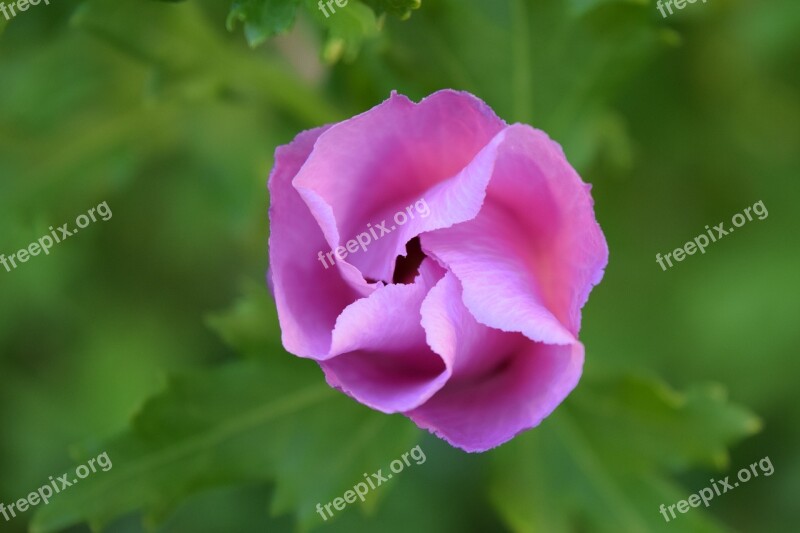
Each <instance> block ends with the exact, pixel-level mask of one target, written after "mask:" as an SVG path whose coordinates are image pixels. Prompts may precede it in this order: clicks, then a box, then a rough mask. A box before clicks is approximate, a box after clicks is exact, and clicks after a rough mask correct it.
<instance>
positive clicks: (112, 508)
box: [32, 353, 419, 533]
mask: <svg viewBox="0 0 800 533" xmlns="http://www.w3.org/2000/svg"><path fill="white" fill-rule="evenodd" d="M418 437H419V431H418V430H417V429H416V428H415V427H414V426H413V425H412V424H411V423H410V422H408V421H407V420H406V419H404V418H402V417H400V416H387V415H384V414H381V413H377V412H374V411H371V410H369V409H367V408H366V407H363V406H362V405H359V404H358V403H356V402H355V401H353V400H351V399H350V398H347V397H346V396H344V395H342V394H340V393H338V392H336V391H334V390H332V389H331V388H329V387H328V386H327V385H326V384H325V382H324V380H323V378H322V375H321V373H320V372H319V370H318V369H317V368H316V365H315V364H313V363H311V362H308V361H301V360H297V359H296V358H294V357H293V356H290V355H288V354H286V353H276V354H274V355H273V356H272V357H270V359H269V360H268V361H267V362H263V361H255V360H250V361H243V362H239V363H235V364H231V365H228V366H225V367H222V368H220V369H218V370H215V371H212V372H201V371H198V372H193V373H190V374H188V375H186V376H183V377H180V378H176V379H173V380H171V383H170V385H169V388H168V389H167V391H166V392H164V393H163V394H162V395H160V396H158V397H156V398H153V399H152V400H150V401H149V402H148V403H147V404H146V405H145V407H144V408H143V410H142V412H141V413H140V414H139V415H138V416H136V418H135V420H134V423H133V427H132V429H131V430H130V431H129V432H128V433H126V434H124V435H122V436H120V437H119V438H117V439H115V440H113V441H112V442H109V443H108V444H107V445H106V446H105V447H103V451H106V452H107V453H108V455H109V457H110V458H111V460H112V462H113V468H112V469H111V470H109V471H108V472H104V473H102V475H99V474H98V475H96V476H94V477H90V478H88V479H86V480H85V481H82V482H81V483H80V484H79V485H76V486H74V487H70V490H69V491H65V492H63V493H61V494H59V497H58V498H57V499H53V500H52V501H51V503H50V504H49V505H48V506H47V507H43V508H40V509H39V512H38V513H37V514H36V516H35V518H34V521H33V526H32V531H33V532H34V533H45V532H50V531H58V530H60V529H62V528H65V527H68V526H70V525H73V524H76V523H79V522H82V521H88V522H90V523H92V524H93V526H95V527H101V526H103V525H105V524H108V523H109V522H110V521H111V520H113V519H114V518H116V517H118V516H120V515H122V514H125V513H128V512H131V511H133V510H136V509H142V510H143V511H144V513H145V517H146V521H147V522H148V524H149V525H155V524H158V523H161V522H162V521H163V520H164V519H165V518H166V517H167V516H169V514H170V513H171V512H172V511H173V510H174V508H175V506H176V505H177V504H178V503H179V502H180V501H181V500H182V499H184V498H185V497H186V496H188V495H190V494H193V493H196V492H199V491H201V490H203V489H207V488H211V487H217V486H224V485H232V484H237V483H245V482H266V481H273V482H275V483H276V490H275V496H274V500H273V502H272V506H271V507H272V511H273V513H275V514H280V513H288V512H291V513H293V514H294V515H295V516H296V517H297V520H298V522H299V523H300V525H301V526H302V527H307V526H309V525H310V524H314V523H317V522H321V521H322V519H321V518H320V517H319V516H318V515H317V514H316V510H315V507H316V504H317V503H320V502H321V503H326V502H329V501H331V500H332V499H333V498H334V497H336V496H340V495H341V494H342V493H343V492H344V491H345V490H347V489H349V488H352V487H353V485H354V484H355V483H357V482H359V481H361V480H362V479H363V473H364V472H374V471H376V470H377V469H379V468H386V464H387V462H388V461H390V460H391V459H393V458H396V457H397V456H399V455H400V454H401V453H402V452H404V451H407V450H408V449H409V448H411V447H412V446H413V444H414V441H415V440H416V439H417V438H418ZM89 456H90V454H86V457H89ZM385 493H386V491H385V490H384V491H380V492H375V493H373V495H374V496H375V497H376V498H377V497H380V496H382V495H385ZM372 499H373V501H374V498H372ZM353 506H355V504H354V505H353Z"/></svg>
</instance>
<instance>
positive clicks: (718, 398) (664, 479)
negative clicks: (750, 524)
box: [490, 378, 760, 533]
mask: <svg viewBox="0 0 800 533" xmlns="http://www.w3.org/2000/svg"><path fill="white" fill-rule="evenodd" d="M759 427H760V422H759V421H758V419H756V418H755V417H754V416H753V415H752V414H751V413H749V412H748V411H746V410H744V409H742V408H740V407H737V406H733V405H731V404H729V403H728V402H727V400H726V398H725V395H724V393H723V391H722V390H721V388H720V387H718V386H704V387H694V388H692V389H690V390H689V391H688V392H687V393H685V394H680V393H677V392H675V391H673V390H671V389H669V388H668V387H666V386H665V385H663V384H662V383H660V382H658V381H655V380H650V379H641V378H622V379H616V380H613V381H608V382H604V383H598V384H589V383H586V382H584V383H582V384H581V385H580V386H579V388H578V389H577V390H576V391H575V392H574V393H573V395H572V396H571V397H570V398H569V399H568V401H567V402H566V403H565V405H564V406H562V407H561V408H559V410H558V411H557V412H556V413H555V414H554V415H553V416H552V417H550V418H549V419H548V420H546V421H545V422H544V423H543V424H542V426H541V427H540V428H538V429H537V430H535V431H531V432H529V433H527V434H526V435H524V436H521V437H519V438H517V439H515V440H514V441H512V442H510V443H509V444H507V445H505V446H503V447H501V448H499V449H498V450H496V451H495V452H492V453H493V477H492V481H491V485H490V494H491V498H492V501H493V502H494V504H495V506H496V507H497V509H498V511H499V512H500V514H501V516H503V518H504V519H505V521H506V523H507V524H508V525H509V526H510V527H511V529H512V530H513V531H517V532H526V533H527V532H539V531H542V532H547V533H552V532H555V533H559V532H570V531H580V530H585V531H599V532H605V531H608V532H619V531H626V532H637V531H660V530H664V531H669V530H670V528H673V530H674V527H675V526H674V525H673V524H668V523H667V522H666V521H665V520H664V519H663V517H662V516H661V514H659V506H660V505H661V504H666V505H670V504H673V503H675V502H677V501H678V500H681V499H685V498H686V497H688V496H689V494H691V493H692V492H696V490H698V489H699V488H700V487H696V488H683V487H681V486H680V485H678V484H677V483H675V482H674V481H673V480H672V479H670V474H672V473H675V472H681V471H685V470H687V469H688V468H690V467H696V466H705V467H715V468H725V467H727V463H728V454H727V450H726V447H727V446H728V445H730V444H731V443H733V442H735V441H737V440H739V439H741V438H742V437H744V436H746V435H750V434H752V433H754V432H756V431H757V430H758V429H759ZM679 519H680V521H681V524H682V526H683V529H681V530H682V531H719V530H720V529H721V526H720V525H719V524H717V523H716V522H715V521H714V520H713V519H711V518H710V517H709V515H707V514H706V513H705V512H704V511H702V510H700V509H692V510H691V512H690V513H688V514H686V515H680V516H679Z"/></svg>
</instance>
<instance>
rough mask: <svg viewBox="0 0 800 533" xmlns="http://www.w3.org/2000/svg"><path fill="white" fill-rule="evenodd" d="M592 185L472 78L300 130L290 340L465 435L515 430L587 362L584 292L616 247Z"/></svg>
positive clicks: (285, 153)
mask: <svg viewBox="0 0 800 533" xmlns="http://www.w3.org/2000/svg"><path fill="white" fill-rule="evenodd" d="M589 189H590V187H589V186H588V185H586V184H585V183H583V181H581V179H580V177H579V176H578V174H577V173H576V172H575V170H574V169H573V168H572V167H571V166H570V165H569V163H568V162H567V160H566V158H565V156H564V153H563V151H562V150H561V147H560V146H559V145H558V144H556V143H555V142H554V141H552V140H551V139H550V138H549V137H548V136H547V135H546V134H545V133H543V132H541V131H539V130H536V129H534V128H531V127H530V126H526V125H524V124H513V125H510V126H509V125H507V124H506V123H505V122H503V121H502V120H501V119H499V118H498V117H497V116H496V115H495V114H494V113H493V112H492V110H491V109H490V108H489V107H488V106H487V105H486V104H484V103H483V102H481V101H480V100H478V99H477V98H475V97H474V96H472V95H470V94H468V93H463V92H456V91H452V90H445V91H440V92H437V93H435V94H433V95H431V96H429V97H428V98H426V99H424V100H423V101H421V102H420V103H419V104H415V103H413V102H411V101H410V100H409V99H408V98H406V97H404V96H402V95H398V94H392V96H391V97H390V98H389V99H388V100H387V101H385V102H383V103H382V104H380V105H378V106H377V107H375V108H373V109H371V110H369V111H367V112H366V113H363V114H361V115H358V116H356V117H353V118H351V119H349V120H346V121H344V122H341V123H339V124H334V125H332V126H326V127H322V128H318V129H315V130H311V131H306V132H303V133H301V134H300V135H298V136H297V138H296V139H295V140H294V141H293V142H292V143H291V144H289V145H286V146H282V147H280V148H278V150H277V152H276V162H275V168H274V169H273V171H272V174H271V176H270V180H269V190H270V194H271V197H272V200H271V201H272V205H271V207H270V222H271V236H270V241H269V245H270V276H271V283H272V286H273V288H274V294H275V300H276V303H277V308H278V316H279V319H280V324H281V329H282V332H283V344H284V346H285V348H286V349H287V350H288V351H289V352H291V353H293V354H295V355H298V356H300V357H305V358H310V359H314V360H316V361H317V362H318V363H319V365H320V366H321V367H322V369H323V371H324V372H325V376H326V378H327V380H328V383H329V384H330V385H331V386H333V387H336V388H337V389H340V390H342V391H344V392H345V393H347V394H348V395H350V396H352V397H353V398H355V399H356V400H358V401H359V402H361V403H363V404H365V405H367V406H369V407H371V408H373V409H377V410H379V411H382V412H385V413H402V414H404V415H405V416H407V417H409V418H410V419H411V420H413V421H414V422H415V423H416V424H417V425H419V426H420V427H422V428H425V429H428V430H430V431H432V432H434V433H435V434H436V435H438V436H440V437H442V438H444V439H445V440H447V441H448V442H450V443H451V444H452V445H454V446H457V447H459V448H463V449H464V450H467V451H471V452H474V451H485V450H488V449H489V448H492V447H494V446H498V445H499V444H502V443H503V442H506V441H508V440H509V439H511V438H513V437H514V436H515V435H516V434H518V433H520V432H521V431H524V430H526V429H529V428H532V427H534V426H536V425H538V424H539V423H540V422H541V421H542V420H543V419H544V418H545V417H546V416H548V415H549V414H550V413H551V412H552V411H553V410H554V409H555V408H556V407H557V406H558V405H559V404H560V403H561V402H562V401H563V400H564V398H565V397H566V396H567V395H568V394H569V393H570V391H572V389H573V388H574V387H575V386H576V385H577V383H578V380H579V378H580V375H581V370H582V367H583V357H584V348H583V345H582V344H581V343H580V342H579V341H578V330H579V329H580V322H581V308H582V307H583V305H584V304H585V303H586V300H587V299H588V297H589V292H590V291H591V289H592V287H593V286H594V285H596V284H597V283H599V282H600V279H601V278H602V276H603V269H604V268H605V265H606V263H607V261H608V248H607V246H606V242H605V238H604V237H603V233H602V231H601V230H600V227H599V226H598V224H597V221H596V220H595V217H594V211H593V202H592V198H591V195H590V194H589ZM420 202H424V204H425V206H426V207H427V208H429V212H428V214H427V216H424V217H423V216H422V215H420V214H418V212H417V211H415V209H413V208H412V206H419V205H420ZM401 212H402V213H405V214H406V215H407V217H406V218H407V220H406V221H405V222H404V223H403V224H402V225H400V224H398V223H396V222H399V220H398V218H400V217H397V218H395V217H396V215H397V214H398V213H401ZM383 221H386V223H385V224H384V225H383V226H384V227H385V228H386V229H387V230H389V231H387V232H385V233H384V232H383V230H381V231H380V232H370V230H374V229H375V228H376V225H380V224H381V223H382V222H383ZM390 225H391V228H390ZM365 232H370V234H371V235H374V236H376V237H377V238H376V239H371V242H370V244H369V246H368V247H360V246H356V245H352V243H351V241H352V242H356V241H357V240H358V236H359V235H362V234H364V233H365ZM381 233H383V234H382V235H381ZM362 238H363V237H362ZM348 243H350V244H351V246H350V247H349V248H348ZM337 249H338V251H339V253H337V252H336V250H337ZM352 250H356V251H355V252H353V251H352ZM331 251H334V252H333V254H334V255H332V256H331V255H328V256H327V259H326V260H325V261H322V260H321V257H325V254H330V253H331ZM321 252H322V253H321ZM330 259H335V261H330ZM326 265H327V266H326Z"/></svg>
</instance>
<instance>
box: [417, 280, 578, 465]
mask: <svg viewBox="0 0 800 533" xmlns="http://www.w3.org/2000/svg"><path fill="white" fill-rule="evenodd" d="M422 324H423V326H424V327H425V331H426V334H427V338H428V343H429V344H430V345H431V347H432V348H433V349H434V350H436V351H437V352H438V353H440V354H441V355H442V358H443V359H444V360H445V362H446V363H447V365H448V367H452V369H453V371H452V377H451V378H450V379H449V381H448V382H447V385H445V386H444V388H442V389H441V390H440V391H438V392H437V393H436V394H435V395H434V396H433V397H432V398H431V399H430V400H428V401H427V402H426V403H425V404H423V405H421V406H419V407H417V408H416V409H414V410H412V411H410V412H407V413H405V414H406V415H407V416H409V417H410V418H411V419H412V420H414V422H416V423H417V424H418V425H419V426H421V427H423V428H425V429H429V430H431V431H432V432H434V433H435V434H437V435H439V436H440V437H443V438H444V439H446V440H447V441H448V442H450V443H451V444H453V445H454V446H458V447H459V448H463V449H464V450H467V451H470V452H475V451H485V450H487V449H489V448H493V447H495V446H498V445H500V444H502V443H504V442H506V441H507V440H509V439H511V438H512V437H514V436H515V435H516V434H517V433H519V432H521V431H524V430H526V429H529V428H532V427H534V426H536V425H538V424H539V423H540V422H541V421H542V419H544V418H545V417H546V416H547V415H549V414H550V413H551V412H552V411H553V410H554V409H555V408H556V407H557V406H558V404H560V403H561V402H562V401H563V400H564V398H565V397H566V396H567V395H568V394H569V392H570V391H571V390H572V389H573V388H574V387H575V385H576V384H577V383H578V379H579V378H580V374H581V369H582V366H583V346H582V345H581V344H580V343H577V342H576V343H574V344H572V345H566V346H557V345H547V344H541V343H536V342H532V341H530V340H529V339H527V338H525V337H524V336H522V335H520V334H518V333H505V332H501V331H498V330H494V329H492V328H488V327H486V326H484V325H482V324H479V323H478V322H477V321H476V320H475V319H474V318H473V317H472V315H471V314H470V313H469V311H468V310H467V308H466V307H465V306H464V304H463V303H462V301H461V287H460V284H459V282H458V280H457V279H456V277H455V276H454V275H453V274H451V273H447V274H446V275H445V276H444V278H442V280H441V281H439V283H438V284H437V285H436V286H435V287H434V288H433V289H432V290H431V292H430V294H429V295H428V298H426V300H425V302H424V303H423V305H422Z"/></svg>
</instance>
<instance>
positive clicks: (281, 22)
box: [227, 0, 300, 46]
mask: <svg viewBox="0 0 800 533" xmlns="http://www.w3.org/2000/svg"><path fill="white" fill-rule="evenodd" d="M299 5H300V0H237V1H236V2H234V3H233V7H231V12H230V14H229V15H228V22H227V27H228V30H229V31H233V29H234V27H235V25H236V22H244V34H245V37H246V38H247V42H248V43H250V46H258V45H259V44H261V43H263V42H264V41H266V40H267V39H269V38H270V37H272V36H273V35H277V34H279V33H283V32H285V31H287V30H288V29H289V28H291V27H292V24H294V18H295V15H296V12H297V7H298V6H299Z"/></svg>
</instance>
